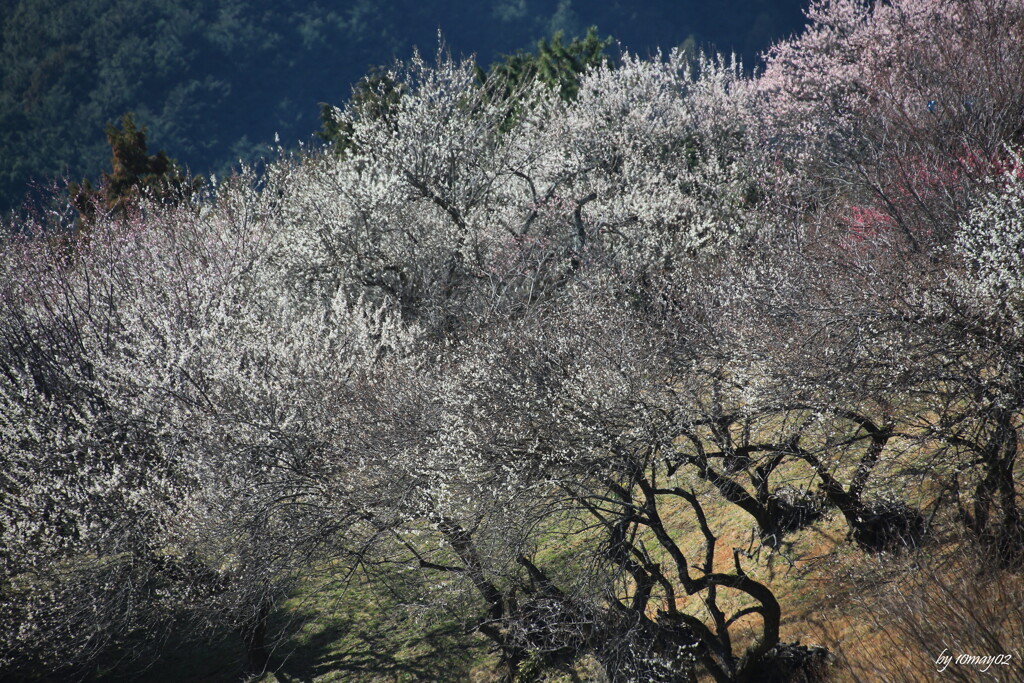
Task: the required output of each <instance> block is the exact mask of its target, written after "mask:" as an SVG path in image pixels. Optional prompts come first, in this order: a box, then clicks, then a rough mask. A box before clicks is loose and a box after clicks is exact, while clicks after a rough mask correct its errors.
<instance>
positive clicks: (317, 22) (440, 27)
mask: <svg viewBox="0 0 1024 683" xmlns="http://www.w3.org/2000/svg"><path fill="white" fill-rule="evenodd" d="M803 5H804V3H803V2H800V1H799V0H733V2H731V3H728V4H725V3H702V2H696V1H695V0H649V1H648V2H645V3H640V4H637V3H633V2H623V1H614V2H597V1H596V0H575V2H573V0H486V1H484V2H474V3H454V2H446V1H445V0H395V1H394V2H388V3H377V2H374V1H373V0H346V1H345V2H324V1H317V0H302V1H300V2H295V3H279V2H271V1H270V0H249V1H248V2H240V1H239V0H226V1H225V2H218V3H204V2H199V1H198V0H0V24H2V32H0V211H9V210H11V209H12V208H17V207H18V206H19V205H20V204H21V203H22V201H23V200H24V198H25V196H26V193H27V192H28V191H29V190H30V189H32V188H35V191H36V193H37V194H38V193H40V191H42V194H43V195H45V194H46V189H47V188H49V187H53V185H54V183H55V182H57V184H58V186H59V185H60V179H68V180H75V181H77V180H81V179H82V178H96V177H98V175H99V173H100V172H101V171H102V170H103V169H104V168H106V167H107V165H108V164H109V156H110V149H109V146H108V143H107V140H106V137H105V134H104V129H105V127H106V126H107V124H110V123H112V122H116V121H117V120H119V119H120V117H121V116H122V115H123V114H124V113H125V112H129V111H131V112H134V113H135V119H136V121H137V122H138V123H139V125H140V126H142V127H145V128H146V129H147V132H148V139H149V144H150V147H151V148H153V149H154V150H157V149H163V150H166V151H167V153H168V154H169V155H170V156H171V157H172V158H174V159H176V160H177V161H178V163H179V164H181V165H182V166H184V167H187V168H188V169H189V170H191V171H192V172H194V173H202V174H209V173H217V174H224V173H225V172H227V171H228V169H229V168H230V166H231V165H232V164H237V162H238V161H239V160H246V161H251V160H253V159H256V158H259V157H260V156H261V155H266V154H267V153H268V152H269V148H270V145H272V144H273V141H274V139H275V134H276V135H278V136H279V139H280V143H281V145H283V146H285V147H295V146H297V145H298V143H299V142H300V141H310V140H312V139H313V138H312V135H313V133H314V132H315V131H316V130H317V129H318V128H319V127H320V119H319V110H320V107H319V104H320V103H322V102H327V103H332V104H340V103H341V102H343V101H344V100H346V99H347V98H348V95H349V92H350V88H351V86H352V84H353V83H355V82H356V81H358V80H359V78H360V77H362V76H363V75H364V74H365V73H367V71H368V70H369V69H370V68H371V67H374V66H377V65H384V64H387V63H389V62H391V61H392V60H393V59H405V58H408V57H409V55H410V54H411V53H412V50H413V48H414V46H418V47H419V48H421V49H422V50H423V51H424V52H427V53H431V52H433V51H435V50H436V47H437V40H438V38H437V36H438V31H441V32H442V33H443V36H444V40H445V44H446V45H447V47H448V48H449V49H450V50H451V51H452V52H453V54H455V55H456V56H458V55H470V54H475V55H476V56H477V59H478V61H479V62H480V63H481V65H482V66H485V67H486V66H487V65H489V64H492V63H493V62H495V61H497V60H499V59H500V58H501V55H503V54H509V53H514V52H516V51H518V50H526V51H528V50H531V49H534V47H535V46H536V43H537V41H538V40H541V39H543V38H545V37H548V36H551V35H554V34H555V33H557V32H562V33H563V35H565V36H566V38H571V37H573V36H581V35H583V34H584V33H585V32H586V30H587V28H588V27H589V26H596V27H597V29H598V32H599V35H601V36H602V37H604V36H612V37H614V38H615V39H616V41H618V45H619V46H621V48H622V49H625V50H629V51H631V52H634V53H637V54H640V55H643V56H646V55H649V54H651V53H653V52H654V51H655V50H657V49H658V48H661V49H662V50H666V51H667V50H669V49H671V48H673V47H677V46H681V45H686V44H688V45H693V46H698V47H708V48H715V49H718V50H721V51H724V52H728V51H735V52H736V53H737V54H739V55H741V56H742V57H743V60H744V63H745V64H746V65H748V66H749V68H755V67H756V64H757V62H758V59H759V57H758V55H759V53H760V52H761V51H763V50H764V49H766V48H767V46H768V45H769V44H770V43H771V42H772V41H773V40H775V39H778V38H780V37H783V36H786V35H788V34H790V33H792V32H794V31H796V30H798V29H799V28H800V27H801V25H802V24H803V16H802V14H801V9H802V6H803ZM618 49H619V47H617V46H613V47H612V48H610V50H609V52H614V51H617V50H618Z"/></svg>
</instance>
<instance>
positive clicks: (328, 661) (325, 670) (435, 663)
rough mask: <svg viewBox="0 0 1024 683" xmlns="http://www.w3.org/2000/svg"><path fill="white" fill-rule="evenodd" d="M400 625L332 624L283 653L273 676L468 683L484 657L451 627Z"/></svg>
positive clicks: (308, 680)
mask: <svg viewBox="0 0 1024 683" xmlns="http://www.w3.org/2000/svg"><path fill="white" fill-rule="evenodd" d="M395 622H398V623H387V622H384V623H381V622H377V621H376V620H375V623H367V622H356V623H346V622H342V621H335V622H332V623H330V624H328V625H326V626H325V627H324V628H322V629H321V630H319V631H317V632H316V633H313V634H311V635H308V636H306V637H304V638H303V639H302V642H301V643H299V644H297V646H295V647H294V649H293V650H292V651H291V652H289V653H287V655H283V654H282V653H281V651H280V650H279V651H278V656H277V657H275V658H274V661H273V664H272V668H273V669H274V671H273V675H274V677H276V679H277V680H278V681H279V682H280V683H312V682H313V681H317V682H319V681H332V680H338V681H371V680H373V681H464V680H466V679H467V678H469V672H470V670H471V669H472V667H473V664H474V662H476V661H478V660H479V657H480V656H481V655H482V654H483V648H482V647H481V645H480V644H479V642H477V641H475V640H474V639H473V638H472V637H470V636H467V635H466V634H464V633H462V632H461V631H460V630H458V629H456V628H453V627H451V626H449V625H444V626H440V627H436V628H432V629H429V630H426V631H423V630H421V629H417V628H413V627H412V626H411V625H410V624H409V623H408V622H407V620H404V619H395ZM402 622H406V623H404V624H403V623H402ZM282 649H283V648H282ZM282 659H283V662H281V660H282ZM279 662H280V663H279Z"/></svg>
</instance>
